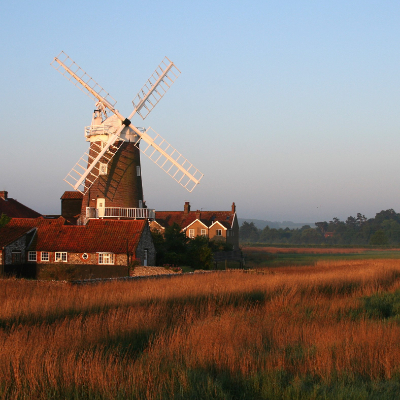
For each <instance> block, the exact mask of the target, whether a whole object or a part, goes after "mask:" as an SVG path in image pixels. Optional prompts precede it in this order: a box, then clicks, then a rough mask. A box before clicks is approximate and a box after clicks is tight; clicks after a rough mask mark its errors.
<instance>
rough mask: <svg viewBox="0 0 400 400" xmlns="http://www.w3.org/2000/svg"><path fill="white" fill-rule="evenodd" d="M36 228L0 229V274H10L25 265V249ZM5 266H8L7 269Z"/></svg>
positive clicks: (6, 227) (30, 241)
mask: <svg viewBox="0 0 400 400" xmlns="http://www.w3.org/2000/svg"><path fill="white" fill-rule="evenodd" d="M35 233H36V228H32V227H14V228H11V227H8V226H5V227H3V228H1V229H0V273H1V274H4V273H12V272H15V271H14V270H15V269H19V268H20V267H21V266H22V265H23V264H25V263H26V254H27V249H28V248H29V246H30V244H31V243H32V240H33V237H34V235H35ZM5 266H8V268H7V267H6V268H5Z"/></svg>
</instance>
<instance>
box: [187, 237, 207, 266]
mask: <svg viewBox="0 0 400 400" xmlns="http://www.w3.org/2000/svg"><path fill="white" fill-rule="evenodd" d="M187 264H188V265H190V266H191V267H192V268H194V269H211V268H212V265H213V255H212V250H211V247H210V243H209V240H208V238H207V237H205V236H196V237H195V238H193V239H190V240H189V242H188V250H187Z"/></svg>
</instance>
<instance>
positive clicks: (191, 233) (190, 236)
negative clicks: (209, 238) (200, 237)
mask: <svg viewBox="0 0 400 400" xmlns="http://www.w3.org/2000/svg"><path fill="white" fill-rule="evenodd" d="M188 237H189V238H190V239H193V238H194V237H195V231H194V229H189V236H188Z"/></svg>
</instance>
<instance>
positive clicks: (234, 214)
mask: <svg viewBox="0 0 400 400" xmlns="http://www.w3.org/2000/svg"><path fill="white" fill-rule="evenodd" d="M235 219H236V211H235V212H234V213H233V218H232V224H231V229H233V223H234V222H235Z"/></svg>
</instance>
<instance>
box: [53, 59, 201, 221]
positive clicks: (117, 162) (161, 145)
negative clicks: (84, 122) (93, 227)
mask: <svg viewBox="0 0 400 400" xmlns="http://www.w3.org/2000/svg"><path fill="white" fill-rule="evenodd" d="M51 65H52V66H53V67H54V68H55V69H56V70H57V71H58V72H60V73H61V74H62V75H64V76H65V77H66V78H67V79H68V80H69V81H71V82H72V83H73V84H74V85H75V86H77V87H78V88H79V89H81V90H82V91H83V92H84V93H85V94H87V95H88V96H89V97H90V98H92V99H93V100H94V101H95V104H96V109H95V110H94V112H93V117H92V123H91V125H90V126H88V127H86V128H85V137H86V141H88V142H90V146H89V149H88V151H86V152H85V153H84V154H83V156H82V157H81V158H80V159H79V160H78V162H77V163H76V164H75V166H74V167H73V168H72V169H71V171H70V172H69V173H68V174H67V176H66V177H65V178H64V180H65V181H66V182H67V183H68V184H69V185H71V186H72V187H73V188H74V190H77V191H79V192H81V193H82V194H83V202H82V212H81V222H83V223H84V222H85V221H86V220H87V218H90V217H100V218H106V217H117V218H121V217H123V218H149V217H150V218H151V217H153V216H154V215H152V212H153V214H154V211H152V210H148V209H147V208H146V206H145V203H144V201H143V188H142V179H141V165H140V152H139V150H140V151H141V152H142V153H143V154H145V155H146V156H147V157H149V158H150V159H151V160H152V161H153V162H154V163H155V164H156V165H158V166H159V167H160V168H161V169H163V170H164V171H165V172H166V173H167V174H168V175H170V176H171V177H172V178H173V179H175V180H176V181H177V182H178V183H179V184H180V185H182V186H183V187H184V188H185V189H186V190H188V191H189V192H191V191H192V190H193V189H194V188H195V187H196V185H197V184H198V183H199V182H200V179H201V178H202V177H203V174H202V173H201V172H200V171H199V170H198V169H197V168H196V167H194V166H193V164H191V163H190V162H189V161H188V160H187V159H186V158H184V157H183V156H182V155H181V154H180V153H179V152H178V151H177V150H176V149H175V148H174V147H172V146H171V145H170V144H169V143H168V142H167V141H166V140H165V139H163V138H162V137H161V136H160V135H159V134H158V133H157V132H155V131H154V130H153V129H152V128H151V127H149V128H148V129H143V128H137V127H135V126H133V125H132V124H131V119H132V117H133V116H134V115H136V114H138V115H140V117H141V118H142V119H143V120H144V119H145V118H146V117H147V116H148V115H149V114H150V112H151V111H152V110H153V108H154V107H155V106H156V105H157V103H158V102H159V101H160V100H161V98H162V97H163V96H164V95H165V93H166V92H167V90H168V89H169V88H170V87H171V85H172V84H173V83H174V81H175V80H176V79H177V78H178V76H179V75H180V71H179V70H178V69H177V68H176V66H175V65H174V63H173V62H171V61H170V60H169V59H168V58H167V57H165V58H164V59H163V61H162V62H161V63H160V64H159V65H158V67H157V68H156V70H155V71H154V73H153V74H152V75H151V76H150V78H149V79H148V80H147V82H146V83H145V84H144V86H143V87H142V88H141V89H140V91H139V93H138V94H137V96H136V97H135V98H134V99H133V101H132V103H133V111H132V113H131V114H130V115H129V117H128V118H125V117H124V116H123V115H122V114H121V113H120V112H119V111H118V110H117V109H116V108H115V105H116V101H115V99H114V98H113V97H112V96H111V95H110V94H109V93H108V92H106V91H105V90H104V89H103V88H102V87H101V86H100V85H99V84H98V83H97V82H96V81H94V80H93V79H92V78H91V77H90V76H89V75H88V74H87V73H86V72H85V71H84V70H83V69H82V68H80V67H79V66H78V65H77V64H76V63H75V62H74V61H73V60H72V59H71V58H70V57H69V56H68V55H67V54H65V53H64V52H61V53H60V54H59V55H58V56H57V57H55V58H54V60H53V61H52V63H51ZM108 114H110V115H108Z"/></svg>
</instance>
